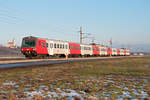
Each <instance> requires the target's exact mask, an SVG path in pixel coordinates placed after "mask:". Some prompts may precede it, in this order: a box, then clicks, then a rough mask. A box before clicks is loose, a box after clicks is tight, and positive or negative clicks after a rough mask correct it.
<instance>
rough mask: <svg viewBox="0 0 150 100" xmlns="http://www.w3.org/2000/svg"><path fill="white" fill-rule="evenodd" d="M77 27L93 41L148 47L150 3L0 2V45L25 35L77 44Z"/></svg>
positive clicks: (116, 0) (77, 0)
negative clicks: (81, 28) (111, 41)
mask: <svg viewBox="0 0 150 100" xmlns="http://www.w3.org/2000/svg"><path fill="white" fill-rule="evenodd" d="M80 26H82V27H83V32H87V33H92V36H94V37H95V38H96V42H101V43H102V42H103V43H104V44H108V42H107V41H109V39H110V38H112V39H113V43H114V45H124V46H127V45H129V46H134V45H138V44H139V45H140V44H144V45H149V46H150V39H149V37H150V0H0V44H3V45H4V44H6V43H7V42H8V41H9V40H11V39H13V38H15V39H16V40H17V44H18V45H20V44H21V39H22V37H24V36H29V35H33V36H38V37H43V38H50V39H59V40H68V41H74V42H78V41H79V33H78V31H79V28H80ZM84 41H85V42H87V41H89V40H88V39H85V40H84Z"/></svg>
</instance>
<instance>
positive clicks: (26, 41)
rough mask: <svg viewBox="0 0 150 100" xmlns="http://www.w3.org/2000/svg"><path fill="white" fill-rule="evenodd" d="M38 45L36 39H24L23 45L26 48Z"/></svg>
mask: <svg viewBox="0 0 150 100" xmlns="http://www.w3.org/2000/svg"><path fill="white" fill-rule="evenodd" d="M35 46H36V41H35V39H23V41H22V47H24V48H31V47H35Z"/></svg>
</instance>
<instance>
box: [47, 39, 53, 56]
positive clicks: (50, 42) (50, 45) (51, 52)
mask: <svg viewBox="0 0 150 100" xmlns="http://www.w3.org/2000/svg"><path fill="white" fill-rule="evenodd" d="M48 44H49V48H48V53H49V55H51V56H52V55H54V42H53V41H50V40H49V43H48Z"/></svg>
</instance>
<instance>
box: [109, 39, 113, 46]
mask: <svg viewBox="0 0 150 100" xmlns="http://www.w3.org/2000/svg"><path fill="white" fill-rule="evenodd" d="M109 43H110V46H111V48H112V38H111V39H110V41H109Z"/></svg>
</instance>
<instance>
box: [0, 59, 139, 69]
mask: <svg viewBox="0 0 150 100" xmlns="http://www.w3.org/2000/svg"><path fill="white" fill-rule="evenodd" d="M130 57H135V56H126V57H125V56H124V57H92V58H69V59H68V60H66V59H64V58H61V59H24V60H23V59H21V60H8V61H0V68H1V69H4V68H16V67H28V66H32V67H34V66H38V65H51V64H59V63H70V62H78V61H93V60H109V59H122V58H130ZM136 57H142V56H136Z"/></svg>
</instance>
